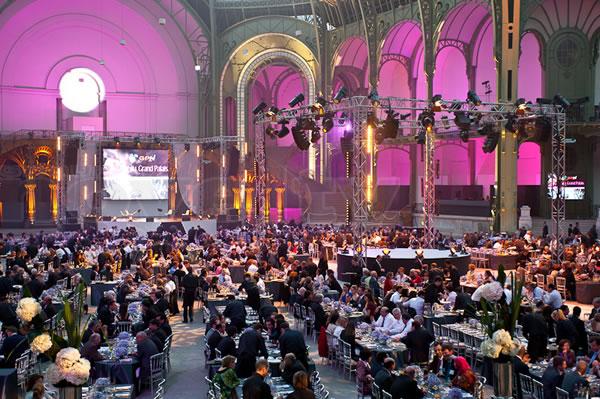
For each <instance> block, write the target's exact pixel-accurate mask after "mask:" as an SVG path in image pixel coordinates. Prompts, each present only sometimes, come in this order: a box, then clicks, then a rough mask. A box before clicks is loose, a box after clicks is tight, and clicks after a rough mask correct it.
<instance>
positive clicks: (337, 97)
mask: <svg viewBox="0 0 600 399" xmlns="http://www.w3.org/2000/svg"><path fill="white" fill-rule="evenodd" d="M346 96H348V92H347V91H346V88H345V87H342V88H341V89H339V90H338V92H337V93H335V96H333V102H334V103H335V104H339V103H340V101H342V100H343V99H344V98H346Z"/></svg>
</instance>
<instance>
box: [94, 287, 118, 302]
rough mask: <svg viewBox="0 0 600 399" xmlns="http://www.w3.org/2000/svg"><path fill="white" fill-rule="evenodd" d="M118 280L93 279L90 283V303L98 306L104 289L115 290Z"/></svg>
mask: <svg viewBox="0 0 600 399" xmlns="http://www.w3.org/2000/svg"><path fill="white" fill-rule="evenodd" d="M117 285H118V282H116V281H94V282H92V283H91V284H90V289H91V293H90V304H91V305H92V306H98V304H100V300H101V299H102V296H103V295H104V293H105V292H106V291H110V290H115V289H116V288H117Z"/></svg>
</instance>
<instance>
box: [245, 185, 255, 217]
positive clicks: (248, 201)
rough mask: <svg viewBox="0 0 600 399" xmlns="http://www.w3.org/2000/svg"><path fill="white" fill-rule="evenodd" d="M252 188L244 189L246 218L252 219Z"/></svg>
mask: <svg viewBox="0 0 600 399" xmlns="http://www.w3.org/2000/svg"><path fill="white" fill-rule="evenodd" d="M253 193H254V187H246V217H248V218H252V205H253V202H254V196H253V195H252V194H253Z"/></svg>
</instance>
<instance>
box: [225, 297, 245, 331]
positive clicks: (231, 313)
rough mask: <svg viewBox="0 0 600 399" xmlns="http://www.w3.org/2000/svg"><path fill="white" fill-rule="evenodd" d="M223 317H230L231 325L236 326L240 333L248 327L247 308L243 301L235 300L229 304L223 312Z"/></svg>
mask: <svg viewBox="0 0 600 399" xmlns="http://www.w3.org/2000/svg"><path fill="white" fill-rule="evenodd" d="M223 316H225V317H229V320H231V324H232V325H234V326H235V327H236V328H237V329H238V331H242V329H243V328H244V327H246V307H245V306H244V303H243V302H242V301H238V300H233V301H231V302H229V303H228V304H227V306H226V307H225V310H224V311H223Z"/></svg>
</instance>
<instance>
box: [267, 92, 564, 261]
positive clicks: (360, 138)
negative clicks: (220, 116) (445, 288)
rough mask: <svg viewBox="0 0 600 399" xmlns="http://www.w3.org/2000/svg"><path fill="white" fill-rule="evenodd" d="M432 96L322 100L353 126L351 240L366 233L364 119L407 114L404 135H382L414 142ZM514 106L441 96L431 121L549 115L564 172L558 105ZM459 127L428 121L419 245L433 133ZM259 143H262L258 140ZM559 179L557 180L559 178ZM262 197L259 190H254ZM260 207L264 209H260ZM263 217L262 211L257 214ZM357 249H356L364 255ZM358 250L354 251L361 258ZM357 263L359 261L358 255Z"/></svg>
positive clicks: (559, 218)
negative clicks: (457, 114) (522, 109)
mask: <svg viewBox="0 0 600 399" xmlns="http://www.w3.org/2000/svg"><path fill="white" fill-rule="evenodd" d="M431 107H432V104H431V101H430V100H421V99H412V98H411V99H407V98H399V97H387V98H381V99H380V105H379V106H378V107H375V106H374V105H373V104H372V103H371V101H370V100H369V98H368V97H366V96H355V97H349V98H345V99H342V100H341V101H340V102H339V103H328V104H326V105H325V107H324V108H325V112H330V113H334V114H337V113H342V112H345V113H346V114H348V115H349V117H350V118H352V129H353V133H354V134H353V148H354V155H353V156H354V160H353V161H354V163H353V166H354V169H353V172H352V177H351V179H352V204H353V208H352V216H353V218H352V229H353V234H354V238H355V242H357V243H360V242H361V239H362V236H363V235H364V233H365V232H366V229H367V223H368V216H369V205H370V204H369V203H368V201H367V200H366V198H365V187H366V176H367V171H366V165H367V148H366V142H365V141H366V140H365V131H366V128H365V124H364V122H365V120H366V118H367V115H368V113H369V112H376V113H377V115H378V116H379V117H380V119H381V118H382V117H383V113H384V112H385V111H386V110H389V109H391V110H392V111H395V112H398V113H399V114H406V113H410V116H409V117H407V118H406V119H404V120H400V121H399V131H402V132H404V131H407V130H408V131H409V135H402V136H400V137H399V138H397V139H392V140H386V141H384V143H385V142H389V143H398V142H400V143H402V144H404V143H414V142H415V140H414V135H415V133H416V132H417V131H418V129H422V128H423V126H422V124H421V121H420V120H419V115H420V114H421V113H422V112H423V111H431ZM517 110H518V107H517V106H516V105H514V104H512V103H481V104H480V105H477V106H476V105H474V104H473V103H470V102H468V101H456V100H454V101H442V108H441V110H440V111H436V112H435V115H436V121H437V122H439V119H440V118H441V117H443V116H446V117H448V118H450V117H451V116H453V114H454V113H455V112H464V113H465V114H467V115H468V116H469V117H471V118H472V119H473V120H475V121H477V123H478V124H479V125H480V126H482V125H485V124H491V125H494V126H495V127H497V128H500V127H501V126H503V125H504V123H506V121H507V120H508V117H509V116H511V117H515V116H516V118H517V120H520V119H531V118H536V117H548V118H550V119H551V120H552V126H553V137H552V154H553V163H552V171H553V173H554V174H555V175H556V176H564V173H565V166H564V165H565V143H564V139H565V129H566V127H565V123H566V120H565V113H564V110H563V109H562V107H560V106H555V105H552V104H530V105H528V110H527V111H526V113H521V112H520V113H517ZM316 116H318V115H317V114H316V113H315V112H313V111H312V110H311V105H306V106H301V107H296V108H290V109H283V110H280V111H279V113H277V114H276V115H271V116H267V115H265V114H259V115H257V117H256V119H255V123H256V124H268V123H276V122H277V121H279V120H283V119H285V120H288V121H292V120H294V119H302V118H315V117H316ZM457 135H458V131H457V130H455V131H453V132H450V131H448V129H445V128H443V126H441V124H440V123H438V124H437V125H435V126H433V127H432V129H430V131H429V132H427V134H426V140H425V158H426V159H425V166H426V167H425V187H424V195H423V228H424V246H425V247H432V246H433V245H434V239H435V238H434V226H433V218H434V215H435V178H434V176H435V170H434V144H435V140H436V138H438V137H444V138H446V137H453V136H457ZM263 145H264V144H263ZM559 181H561V179H559ZM558 192H559V195H557V196H556V198H553V200H552V209H553V213H552V220H553V225H554V236H555V239H556V242H557V247H558V248H557V251H556V254H557V259H562V245H563V243H562V241H561V238H562V234H563V233H562V230H563V226H562V224H563V222H564V219H565V212H564V209H565V205H564V197H563V195H562V193H560V190H559V191H558ZM257 195H262V196H264V193H257ZM263 212H264V210H263ZM261 217H262V218H263V219H264V214H261V215H259V218H261ZM364 252H365V251H362V252H361V254H364ZM362 256H363V255H359V257H361V258H362ZM361 262H364V260H362V261H361Z"/></svg>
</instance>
